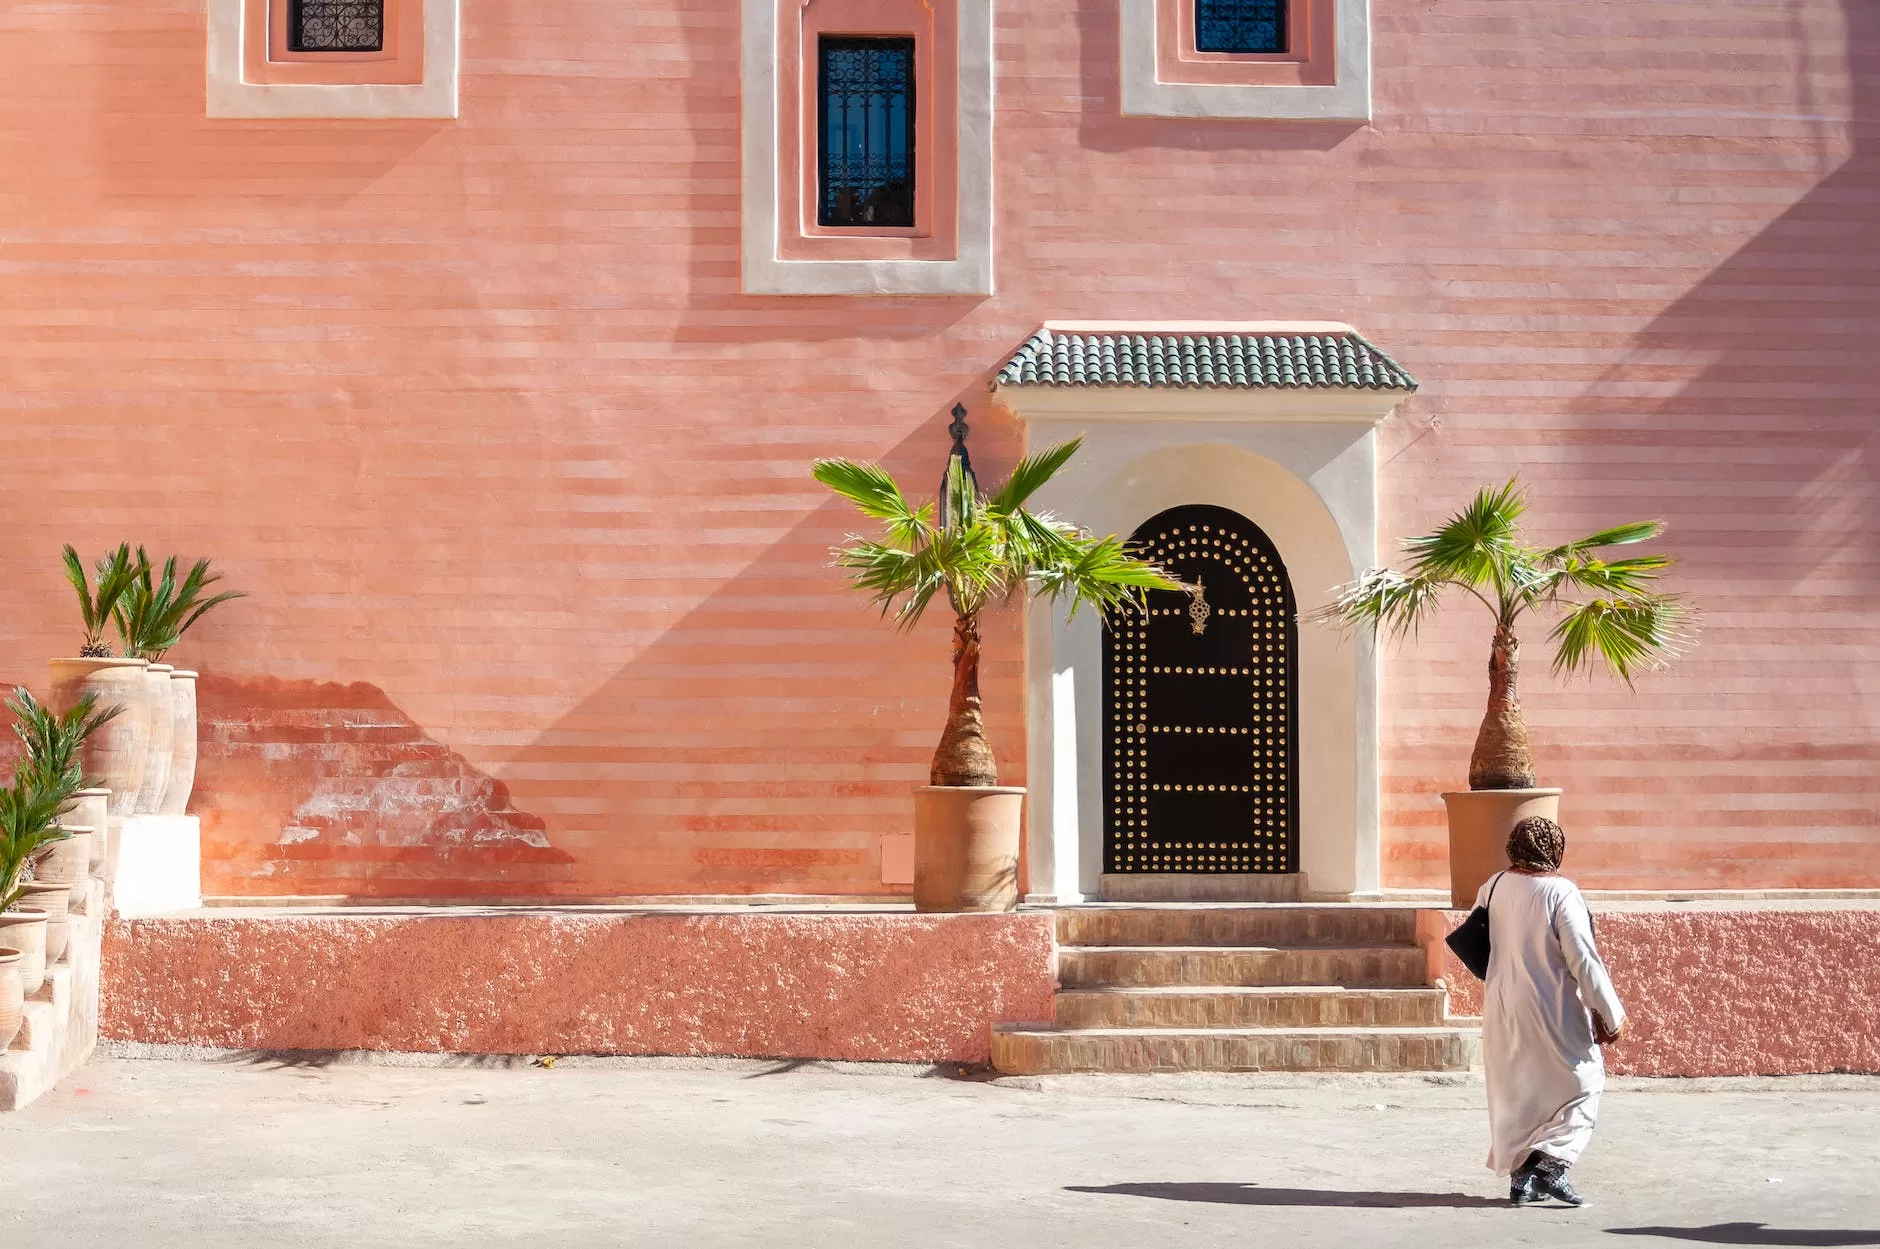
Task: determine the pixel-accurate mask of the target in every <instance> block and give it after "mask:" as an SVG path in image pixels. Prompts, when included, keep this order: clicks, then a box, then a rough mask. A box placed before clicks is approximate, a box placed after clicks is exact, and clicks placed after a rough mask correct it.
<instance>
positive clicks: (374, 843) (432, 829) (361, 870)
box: [191, 672, 574, 897]
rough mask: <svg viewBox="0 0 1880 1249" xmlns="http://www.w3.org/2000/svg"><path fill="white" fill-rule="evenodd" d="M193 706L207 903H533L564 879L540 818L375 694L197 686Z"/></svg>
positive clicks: (288, 684)
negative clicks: (335, 899)
mask: <svg viewBox="0 0 1880 1249" xmlns="http://www.w3.org/2000/svg"><path fill="white" fill-rule="evenodd" d="M197 699H198V716H199V722H200V725H201V730H200V732H201V746H200V753H199V756H198V760H197V779H196V791H195V797H194V799H193V800H192V802H191V807H192V809H193V810H196V811H198V812H199V813H200V814H201V815H202V826H203V875H204V879H203V891H204V892H205V893H208V894H211V895H215V894H229V893H239V894H257V895H260V894H342V895H346V896H359V897H445V896H496V895H503V894H516V895H539V894H542V893H545V892H548V891H549V886H550V885H551V884H553V883H555V882H562V881H566V880H567V879H569V877H570V876H571V874H572V871H573V868H572V864H573V862H574V859H573V858H572V857H571V856H570V855H568V854H565V853H563V852H562V851H560V850H557V849H555V848H554V847H553V846H551V845H550V844H549V841H548V836H547V826H546V824H545V822H544V821H543V820H542V819H541V818H540V817H538V816H534V815H531V814H529V813H528V812H526V811H522V810H518V809H517V808H516V806H515V804H514V803H513V802H512V801H511V800H510V796H509V789H508V787H507V786H505V785H504V784H503V783H502V782H500V781H497V780H495V779H493V778H491V777H490V776H488V775H487V774H485V773H483V772H481V771H479V770H478V769H477V768H475V767H474V766H472V765H471V764H470V763H469V761H468V760H466V759H465V758H464V757H463V756H462V755H459V754H457V753H456V752H455V751H453V750H451V749H450V748H449V747H448V746H445V745H443V744H442V743H440V742H438V741H435V740H433V739H432V738H431V737H430V736H428V735H427V734H426V733H425V731H424V729H423V728H422V727H420V726H419V725H418V724H416V723H415V722H413V721H412V719H411V717H409V716H407V715H406V714H405V713H404V712H403V711H401V710H399V708H398V707H397V706H396V705H394V704H393V702H392V701H391V699H389V698H387V697H386V695H385V692H384V691H383V690H381V689H379V688H378V687H377V686H375V685H370V684H367V683H365V682H355V683H353V684H350V685H341V684H334V683H328V682H321V681H279V680H238V679H234V678H229V677H221V676H217V675H215V674H213V673H207V672H205V673H204V674H203V676H202V678H201V680H200V682H199V683H198V687H197ZM270 838H271V839H272V840H269V839H270Z"/></svg>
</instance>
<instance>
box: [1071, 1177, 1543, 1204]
mask: <svg viewBox="0 0 1880 1249" xmlns="http://www.w3.org/2000/svg"><path fill="white" fill-rule="evenodd" d="M1065 1191H1066V1192H1071V1193H1107V1194H1110V1195H1113V1196H1119V1197H1154V1198H1157V1199H1159V1200H1162V1201H1199V1202H1209V1203H1212V1204H1215V1205H1227V1206H1332V1207H1343V1208H1346V1209H1354V1210H1421V1209H1445V1210H1478V1209H1482V1210H1485V1209H1491V1208H1493V1209H1506V1208H1507V1206H1508V1201H1507V1199H1506V1198H1495V1197H1471V1196H1469V1195H1468V1194H1466V1193H1386V1192H1347V1191H1343V1190H1339V1189H1329V1188H1262V1187H1261V1186H1259V1185H1257V1184H1232V1183H1203V1182H1188V1183H1183V1182H1161V1183H1136V1184H1104V1185H1082V1184H1070V1185H1066V1186H1065Z"/></svg>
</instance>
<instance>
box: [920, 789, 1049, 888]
mask: <svg viewBox="0 0 1880 1249" xmlns="http://www.w3.org/2000/svg"><path fill="white" fill-rule="evenodd" d="M1024 809H1025V791H1024V790H1023V789H1021V788H1018V787H1016V786H1011V785H973V786H943V785H923V786H921V787H920V788H919V789H916V790H915V791H914V909H915V910H917V911H1009V910H1012V909H1013V908H1014V907H1016V906H1017V905H1018V842H1019V831H1020V828H1021V827H1022V816H1023V813H1024Z"/></svg>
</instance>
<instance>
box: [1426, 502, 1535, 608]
mask: <svg viewBox="0 0 1880 1249" xmlns="http://www.w3.org/2000/svg"><path fill="white" fill-rule="evenodd" d="M1526 511H1527V499H1526V498H1525V496H1523V495H1522V493H1521V488H1520V486H1519V485H1518V484H1517V483H1516V482H1514V481H1509V482H1508V483H1507V484H1506V485H1504V486H1501V487H1500V488H1499V489H1493V488H1489V487H1484V488H1482V489H1481V490H1478V491H1476V494H1475V498H1473V499H1471V500H1470V501H1469V505H1468V506H1467V507H1465V508H1463V509H1462V510H1461V511H1460V512H1457V513H1456V514H1455V515H1454V516H1451V517H1450V518H1449V519H1448V520H1446V521H1444V522H1443V525H1442V527H1441V528H1439V529H1438V530H1437V531H1436V532H1435V533H1431V534H1425V535H1423V536H1422V537H1417V538H1411V539H1409V540H1408V541H1407V542H1405V543H1404V546H1405V548H1406V549H1407V550H1408V551H1409V552H1410V555H1411V561H1410V572H1411V574H1412V575H1413V576H1417V577H1426V578H1429V579H1432V580H1437V581H1453V582H1455V583H1456V584H1458V585H1466V586H1470V587H1472V588H1477V589H1479V588H1481V587H1483V586H1492V587H1493V588H1494V589H1495V591H1496V592H1497V593H1498V594H1504V593H1505V592H1506V591H1508V590H1509V589H1511V588H1512V587H1513V586H1514V585H1515V584H1517V583H1518V582H1519V581H1520V580H1521V574H1520V571H1519V570H1518V569H1516V568H1514V567H1513V566H1512V565H1514V564H1515V563H1517V562H1518V556H1519V553H1520V538H1521V527H1520V521H1521V516H1522V514H1523V513H1525V512H1526Z"/></svg>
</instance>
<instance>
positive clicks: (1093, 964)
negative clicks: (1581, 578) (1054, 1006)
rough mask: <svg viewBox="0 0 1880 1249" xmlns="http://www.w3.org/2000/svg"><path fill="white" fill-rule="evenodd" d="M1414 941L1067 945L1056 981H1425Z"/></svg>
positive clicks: (1086, 984)
mask: <svg viewBox="0 0 1880 1249" xmlns="http://www.w3.org/2000/svg"><path fill="white" fill-rule="evenodd" d="M1426 976H1427V963H1426V961H1425V956H1424V953H1423V951H1422V950H1421V949H1419V948H1417V947H1416V946H1376V947H1368V948H1364V947H1359V948H1312V947H1298V946H1294V947H1284V946H1280V947H1256V946H1066V947H1062V948H1060V949H1059V951H1058V983H1059V984H1060V985H1061V986H1062V987H1063V988H1066V989H1088V988H1110V987H1116V988H1137V987H1152V986H1160V985H1188V986H1194V987H1206V986H1211V985H1231V986H1238V987H1261V988H1268V987H1279V986H1286V985H1295V986H1309V985H1333V986H1336V987H1338V988H1344V989H1413V988H1414V989H1421V988H1427V987H1428V985H1427V983H1426Z"/></svg>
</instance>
